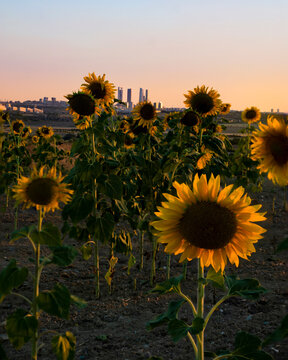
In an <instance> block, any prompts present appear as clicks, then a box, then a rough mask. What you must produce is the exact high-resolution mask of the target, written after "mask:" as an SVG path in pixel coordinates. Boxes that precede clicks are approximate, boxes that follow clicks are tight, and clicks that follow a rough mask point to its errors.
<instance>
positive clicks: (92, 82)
mask: <svg viewBox="0 0 288 360" xmlns="http://www.w3.org/2000/svg"><path fill="white" fill-rule="evenodd" d="M84 80H85V81H86V83H84V84H82V86H81V89H82V90H83V91H84V92H86V93H88V94H91V95H92V96H93V98H94V99H95V102H96V104H97V106H100V107H104V108H105V107H106V106H110V105H111V104H112V103H113V101H114V97H115V96H114V95H115V87H114V85H113V84H112V83H110V82H109V81H108V80H105V74H104V75H102V76H100V75H99V76H96V75H95V73H94V72H93V73H92V74H89V75H88V76H85V77H84Z"/></svg>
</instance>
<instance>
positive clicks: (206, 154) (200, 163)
mask: <svg viewBox="0 0 288 360" xmlns="http://www.w3.org/2000/svg"><path fill="white" fill-rule="evenodd" d="M201 152H202V154H201V156H200V157H199V159H198V160H197V165H196V166H197V169H198V170H202V169H204V168H205V167H206V165H207V164H209V162H210V161H211V159H212V157H213V152H212V151H210V150H209V149H207V148H205V146H204V145H202V147H201Z"/></svg>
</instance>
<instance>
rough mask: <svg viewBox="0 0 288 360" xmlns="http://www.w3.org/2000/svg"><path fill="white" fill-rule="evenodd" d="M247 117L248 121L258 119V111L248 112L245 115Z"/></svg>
mask: <svg viewBox="0 0 288 360" xmlns="http://www.w3.org/2000/svg"><path fill="white" fill-rule="evenodd" d="M245 116H246V119H248V120H253V119H255V118H256V116H257V114H256V111H255V110H248V111H247V112H246V114H245Z"/></svg>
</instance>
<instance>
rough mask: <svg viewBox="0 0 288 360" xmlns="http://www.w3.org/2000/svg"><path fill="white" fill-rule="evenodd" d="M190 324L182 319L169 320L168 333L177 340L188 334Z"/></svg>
mask: <svg viewBox="0 0 288 360" xmlns="http://www.w3.org/2000/svg"><path fill="white" fill-rule="evenodd" d="M188 331H189V325H188V324H187V323H186V322H185V321H182V320H178V319H174V320H171V321H169V324H168V333H169V335H171V337H172V340H173V341H175V342H177V341H179V340H180V339H182V338H183V337H185V336H186V335H187V333H188Z"/></svg>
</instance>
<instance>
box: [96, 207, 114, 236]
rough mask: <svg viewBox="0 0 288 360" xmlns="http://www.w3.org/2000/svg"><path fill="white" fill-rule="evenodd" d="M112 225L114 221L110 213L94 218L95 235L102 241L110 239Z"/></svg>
mask: <svg viewBox="0 0 288 360" xmlns="http://www.w3.org/2000/svg"><path fill="white" fill-rule="evenodd" d="M114 226H115V222H114V217H113V215H112V214H110V213H105V214H104V215H103V216H102V217H100V218H97V219H96V225H95V227H96V228H95V235H96V237H97V238H98V239H100V240H101V241H103V242H105V241H108V240H110V238H111V235H112V232H113V230H114Z"/></svg>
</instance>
